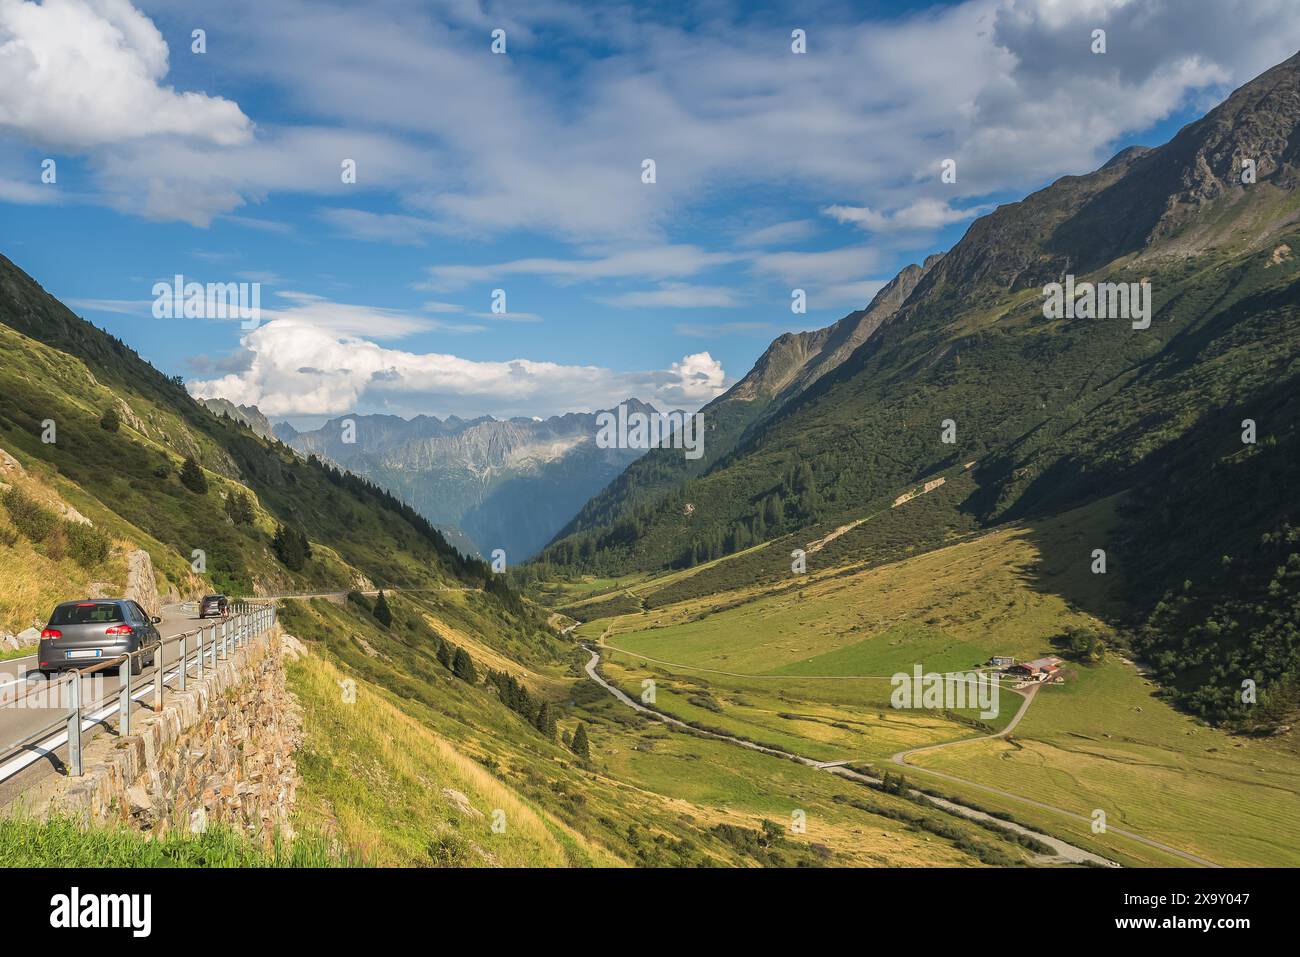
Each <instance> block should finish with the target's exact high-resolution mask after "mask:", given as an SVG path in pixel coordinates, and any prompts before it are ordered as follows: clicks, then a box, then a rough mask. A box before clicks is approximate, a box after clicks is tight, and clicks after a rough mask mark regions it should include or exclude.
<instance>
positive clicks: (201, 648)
mask: <svg viewBox="0 0 1300 957" xmlns="http://www.w3.org/2000/svg"><path fill="white" fill-rule="evenodd" d="M198 657H199V680H200V681H202V680H203V627H202V626H201V625H200V626H199V655H198Z"/></svg>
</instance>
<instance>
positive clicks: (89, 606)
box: [50, 601, 122, 625]
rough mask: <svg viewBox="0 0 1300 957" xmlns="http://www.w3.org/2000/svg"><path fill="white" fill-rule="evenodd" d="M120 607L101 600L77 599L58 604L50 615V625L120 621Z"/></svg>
mask: <svg viewBox="0 0 1300 957" xmlns="http://www.w3.org/2000/svg"><path fill="white" fill-rule="evenodd" d="M121 620H122V609H121V607H119V606H118V605H115V604H112V603H110V602H102V601H84V602H83V601H79V602H76V603H74V604H71V605H60V606H59V607H58V608H56V609H54V614H53V615H52V616H51V617H50V624H51V625H93V624H98V623H100V622H106V621H121Z"/></svg>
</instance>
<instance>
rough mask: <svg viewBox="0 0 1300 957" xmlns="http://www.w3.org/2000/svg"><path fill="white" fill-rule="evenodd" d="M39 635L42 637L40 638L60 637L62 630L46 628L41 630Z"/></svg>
mask: <svg viewBox="0 0 1300 957" xmlns="http://www.w3.org/2000/svg"><path fill="white" fill-rule="evenodd" d="M41 637H42V638H62V637H63V632H61V631H59V630H58V629H57V628H46V629H45V630H44V631H42V632H41Z"/></svg>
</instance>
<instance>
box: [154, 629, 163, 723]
mask: <svg viewBox="0 0 1300 957" xmlns="http://www.w3.org/2000/svg"><path fill="white" fill-rule="evenodd" d="M162 701H163V647H162V642H161V641H160V642H158V647H157V648H155V649H154V653H153V711H154V714H157V713H158V712H160V711H162Z"/></svg>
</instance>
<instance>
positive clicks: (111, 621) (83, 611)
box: [36, 598, 162, 675]
mask: <svg viewBox="0 0 1300 957" xmlns="http://www.w3.org/2000/svg"><path fill="white" fill-rule="evenodd" d="M160 621H162V619H161V618H151V617H149V615H148V614H147V613H146V612H145V610H144V609H143V608H141V607H140V606H139V605H138V604H136V603H135V602H133V601H131V599H129V598H87V599H85V600H83V601H65V602H64V603H63V604H62V605H59V606H58V607H57V608H55V609H54V614H52V615H50V623H49V624H48V625H46V626H45V630H44V631H42V632H41V643H40V646H39V647H38V648H37V651H36V660H37V662H38V665H39V670H40V671H41V672H43V673H49V672H51V671H60V670H63V669H65V668H77V667H81V666H84V665H89V664H93V663H94V662H96V661H101V660H104V659H107V658H115V657H117V656H118V655H124V654H128V653H130V652H133V651H138V650H140V649H141V648H143V647H147V646H149V645H152V644H154V643H155V642H157V641H158V640H159V639H160V637H161V636H160V635H159V633H158V629H157V628H156V627H155V626H156V625H157V624H158V623H159V622H160ZM155 654H157V652H156V651H154V652H151V653H150V654H148V655H147V656H146V655H137V656H136V657H134V658H132V659H131V673H132V674H135V675H138V674H139V673H140V672H141V670H142V669H143V668H144V666H145V665H146V664H150V665H152V664H153V658H154V655H155ZM145 657H147V658H148V659H149V660H148V661H147V662H146V661H142V660H141V659H142V658H145Z"/></svg>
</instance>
